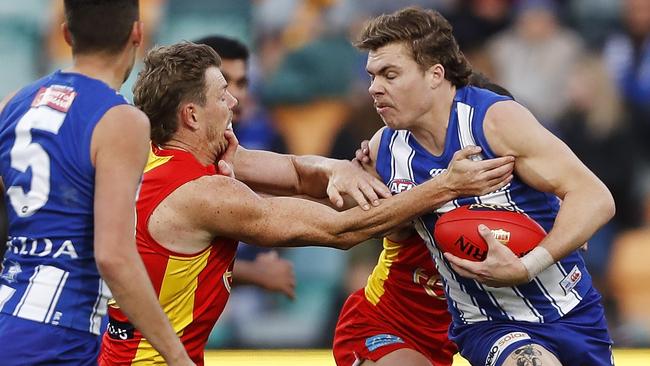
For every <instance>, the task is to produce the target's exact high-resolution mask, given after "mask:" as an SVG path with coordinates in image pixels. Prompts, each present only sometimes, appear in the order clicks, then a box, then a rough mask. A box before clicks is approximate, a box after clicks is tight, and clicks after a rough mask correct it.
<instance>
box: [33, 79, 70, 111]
mask: <svg viewBox="0 0 650 366" xmlns="http://www.w3.org/2000/svg"><path fill="white" fill-rule="evenodd" d="M76 96H77V93H76V92H75V91H74V89H73V88H71V87H69V86H64V85H52V86H50V87H49V88H45V87H42V88H40V89H39V90H38V93H36V96H35V97H34V100H33V101H32V107H34V108H36V107H40V106H48V107H50V108H52V109H54V110H57V111H59V112H63V113H66V112H68V109H70V107H71V106H72V102H73V101H74V98H75V97H76Z"/></svg>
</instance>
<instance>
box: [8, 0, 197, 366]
mask: <svg viewBox="0 0 650 366" xmlns="http://www.w3.org/2000/svg"><path fill="white" fill-rule="evenodd" d="M64 6H65V13H66V19H65V24H64V26H63V35H64V37H65V40H66V41H67V42H68V44H70V45H71V46H72V52H73V55H74V62H73V65H72V67H70V68H68V69H66V70H60V71H56V72H54V73H52V74H50V75H47V76H45V77H44V78H42V79H40V80H38V81H35V82H34V83H32V84H30V85H28V86H26V87H24V88H23V89H21V90H20V91H18V92H17V93H16V94H15V95H14V96H12V97H10V98H8V99H7V101H6V105H5V106H4V108H3V109H2V112H1V114H0V175H1V176H2V181H3V182H4V186H6V196H5V197H6V203H7V210H8V214H9V234H8V235H9V236H8V238H6V239H7V244H8V249H7V252H6V254H5V256H4V263H3V272H2V275H1V276H0V357H2V360H1V361H0V363H1V364H2V365H5V366H11V365H75V366H79V365H93V364H96V359H97V353H98V352H99V337H98V334H99V328H100V323H101V319H102V317H103V316H104V315H105V314H106V302H107V300H108V297H109V296H110V293H111V292H112V293H113V296H114V297H115V298H116V299H118V300H119V301H120V303H121V304H122V305H123V307H124V311H125V312H126V313H128V314H129V316H130V317H131V318H132V319H133V322H134V323H135V324H137V325H138V327H140V328H141V329H142V332H143V333H145V334H146V335H147V336H148V337H150V340H151V343H152V344H153V345H154V346H155V347H156V348H157V349H158V350H159V351H160V352H161V353H162V354H163V355H164V356H165V360H166V361H167V363H168V364H170V365H190V364H192V362H191V361H190V359H189V358H188V356H187V353H186V352H185V350H184V349H183V345H182V344H181V342H180V341H179V339H178V337H177V336H176V334H175V333H174V331H173V329H172V328H171V326H170V324H169V321H168V320H167V317H166V316H165V314H164V313H163V312H162V310H161V308H160V305H159V304H158V302H157V301H156V297H155V295H154V291H153V289H152V287H151V283H150V281H149V279H148V278H147V274H146V272H145V269H144V267H143V265H142V261H141V259H140V258H139V257H138V253H137V252H136V248H135V242H134V238H133V234H134V233H133V222H134V221H135V218H134V205H133V202H134V200H135V195H136V189H137V186H138V183H139V181H140V177H141V176H142V167H143V166H144V163H145V160H146V156H147V141H148V133H149V122H148V120H147V118H146V116H145V115H144V114H143V113H142V112H140V111H138V110H137V109H136V108H134V107H133V106H130V105H128V103H127V102H126V100H125V99H124V98H123V97H122V96H121V95H120V94H119V93H118V92H117V90H119V88H120V86H121V85H122V83H123V82H124V80H125V79H126V78H127V77H128V75H129V72H130V71H131V69H132V67H133V62H134V59H135V54H136V51H137V49H138V46H139V45H140V43H141V42H142V23H141V22H139V21H138V1H137V0H94V1H85V0H66V1H65V3H64ZM2 181H0V182H2ZM4 186H3V185H2V183H0V188H4ZM2 194H3V195H4V194H5V190H4V189H2ZM2 242H3V243H4V242H5V238H2ZM100 273H101V275H102V277H103V279H104V280H105V281H106V283H105V282H104V281H103V280H102V278H100ZM106 284H108V286H106ZM109 288H110V291H109Z"/></svg>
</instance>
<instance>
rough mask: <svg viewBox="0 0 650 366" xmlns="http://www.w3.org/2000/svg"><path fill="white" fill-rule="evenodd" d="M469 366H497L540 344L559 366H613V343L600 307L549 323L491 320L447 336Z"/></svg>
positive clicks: (579, 310) (584, 308)
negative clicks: (522, 347) (520, 351)
mask: <svg viewBox="0 0 650 366" xmlns="http://www.w3.org/2000/svg"><path fill="white" fill-rule="evenodd" d="M450 335H451V337H450V339H452V340H453V341H454V342H456V344H457V345H458V348H459V349H460V354H461V355H462V356H463V357H465V358H466V359H467V360H469V362H470V363H471V364H472V365H485V366H500V365H502V364H503V362H504V361H505V359H506V357H507V356H508V355H510V354H511V353H512V352H513V351H514V350H515V349H517V348H519V347H521V346H523V345H526V344H539V345H541V346H542V347H544V348H546V349H547V350H549V351H550V352H551V353H553V354H554V355H555V356H556V357H557V358H558V359H559V360H560V362H561V363H562V365H572V366H582V365H584V366H612V365H614V358H613V355H612V340H611V338H610V337H609V333H608V331H607V322H606V321H605V314H604V310H603V307H602V305H600V303H599V302H598V301H596V302H591V303H590V304H584V305H583V304H580V305H578V307H576V308H575V309H573V310H572V311H570V312H569V313H568V314H567V315H565V316H564V317H562V318H561V319H558V320H556V321H554V322H550V323H527V322H514V321H513V322H507V321H490V322H481V323H477V324H471V325H464V326H460V327H456V328H455V329H453V330H452V331H451V333H450Z"/></svg>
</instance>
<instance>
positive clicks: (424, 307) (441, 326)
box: [333, 235, 457, 366]
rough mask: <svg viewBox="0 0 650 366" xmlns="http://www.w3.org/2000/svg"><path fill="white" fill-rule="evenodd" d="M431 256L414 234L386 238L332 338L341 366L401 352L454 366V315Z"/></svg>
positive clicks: (343, 312) (348, 365) (438, 363)
mask: <svg viewBox="0 0 650 366" xmlns="http://www.w3.org/2000/svg"><path fill="white" fill-rule="evenodd" d="M442 286H443V284H442V281H441V279H440V275H439V274H438V271H437V270H436V268H435V265H434V263H433V261H432V260H431V253H430V252H429V250H428V249H427V247H426V246H425V244H424V242H423V241H422V239H421V238H420V237H419V236H417V235H415V236H413V237H411V238H409V239H407V240H404V241H402V242H399V243H398V242H393V241H390V240H388V239H384V250H383V251H382V253H381V255H380V257H379V261H378V263H377V265H376V266H375V269H374V270H373V272H372V274H371V275H370V276H369V277H368V283H367V285H366V287H365V288H364V289H362V290H359V291H357V292H355V293H353V294H352V295H351V296H350V297H349V298H348V300H347V302H346V303H345V305H344V306H343V309H342V310H341V314H340V316H339V321H338V324H337V326H336V333H335V336H334V349H333V352H334V357H335V359H336V363H337V365H346V366H350V365H353V364H356V363H355V362H358V361H359V360H371V361H377V360H379V359H380V358H381V357H383V356H385V355H386V354H388V353H390V352H392V351H395V350H396V349H399V348H412V349H415V350H416V351H418V352H420V353H422V354H423V355H424V356H426V357H427V358H428V359H429V360H430V361H431V362H432V364H433V365H436V366H438V365H451V362H452V358H453V355H454V354H455V353H456V352H457V349H456V346H455V345H454V344H453V343H452V342H451V341H449V339H448V337H447V330H448V328H449V323H450V322H451V316H450V315H449V312H448V311H447V302H446V300H445V294H444V289H443V287H442Z"/></svg>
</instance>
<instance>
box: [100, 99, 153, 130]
mask: <svg viewBox="0 0 650 366" xmlns="http://www.w3.org/2000/svg"><path fill="white" fill-rule="evenodd" d="M99 123H100V124H102V123H103V124H105V125H108V126H109V127H111V128H115V129H122V130H124V132H125V133H126V132H127V131H134V130H143V129H144V130H146V131H147V133H148V131H149V126H150V124H149V118H148V117H147V115H146V114H145V113H144V112H142V111H141V110H139V109H138V108H136V107H134V106H132V105H130V104H117V105H114V106H112V107H111V108H109V109H108V110H107V111H106V113H104V115H103V116H102V117H101V119H100V121H99Z"/></svg>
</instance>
